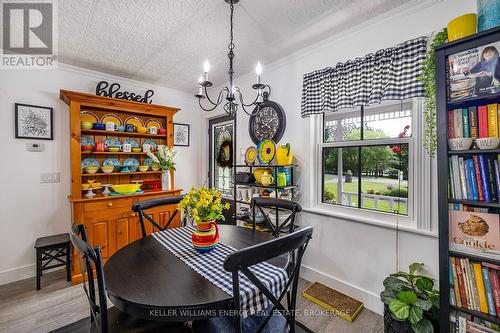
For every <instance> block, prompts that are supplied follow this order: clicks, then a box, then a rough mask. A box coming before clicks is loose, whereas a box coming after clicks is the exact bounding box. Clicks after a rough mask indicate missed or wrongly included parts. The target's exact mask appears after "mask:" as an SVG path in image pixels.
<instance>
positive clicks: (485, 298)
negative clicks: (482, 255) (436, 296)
mask: <svg viewBox="0 0 500 333" xmlns="http://www.w3.org/2000/svg"><path fill="white" fill-rule="evenodd" d="M450 259H451V260H450V262H451V264H450V274H451V275H452V276H453V278H452V280H453V284H450V303H451V304H452V305H455V306H457V307H459V308H463V309H468V310H473V311H478V312H482V313H485V314H489V315H490V316H493V317H500V316H499V315H500V312H499V311H498V309H499V305H500V283H499V276H498V274H499V271H498V269H496V268H498V267H496V268H492V267H491V265H486V263H484V262H479V261H474V260H469V258H459V257H451V258H450Z"/></svg>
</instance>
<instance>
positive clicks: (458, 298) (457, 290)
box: [451, 257, 462, 307]
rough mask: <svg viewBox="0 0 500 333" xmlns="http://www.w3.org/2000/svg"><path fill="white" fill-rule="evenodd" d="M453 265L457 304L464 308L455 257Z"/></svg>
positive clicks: (452, 261) (452, 259) (452, 260)
mask: <svg viewBox="0 0 500 333" xmlns="http://www.w3.org/2000/svg"><path fill="white" fill-rule="evenodd" d="M451 265H452V268H453V272H452V273H453V286H454V290H455V300H456V302H457V306H458V307H462V300H461V298H460V286H459V284H458V274H457V270H458V267H457V265H456V258H455V257H452V258H451Z"/></svg>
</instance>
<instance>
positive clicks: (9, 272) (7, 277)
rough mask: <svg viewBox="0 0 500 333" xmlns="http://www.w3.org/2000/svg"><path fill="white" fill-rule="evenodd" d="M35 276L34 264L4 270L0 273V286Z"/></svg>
mask: <svg viewBox="0 0 500 333" xmlns="http://www.w3.org/2000/svg"><path fill="white" fill-rule="evenodd" d="M34 276H35V264H29V265H25V266H20V267H15V268H10V269H6V270H4V271H1V272H0V286H1V285H4V284H7V283H11V282H16V281H19V280H24V279H28V278H31V277H34Z"/></svg>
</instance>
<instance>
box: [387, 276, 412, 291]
mask: <svg viewBox="0 0 500 333" xmlns="http://www.w3.org/2000/svg"><path fill="white" fill-rule="evenodd" d="M405 286H407V283H406V282H404V281H402V280H400V279H398V278H395V277H393V276H389V277H388V278H386V279H385V280H384V287H385V289H386V290H391V291H400V290H401V289H403V288H404V287H405Z"/></svg>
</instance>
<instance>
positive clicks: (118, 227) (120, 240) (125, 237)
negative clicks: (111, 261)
mask: <svg viewBox="0 0 500 333" xmlns="http://www.w3.org/2000/svg"><path fill="white" fill-rule="evenodd" d="M130 220H131V219H128V218H119V219H116V220H115V237H116V251H118V250H119V249H121V248H122V247H124V246H125V245H127V244H128V243H130V235H129V222H130Z"/></svg>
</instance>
